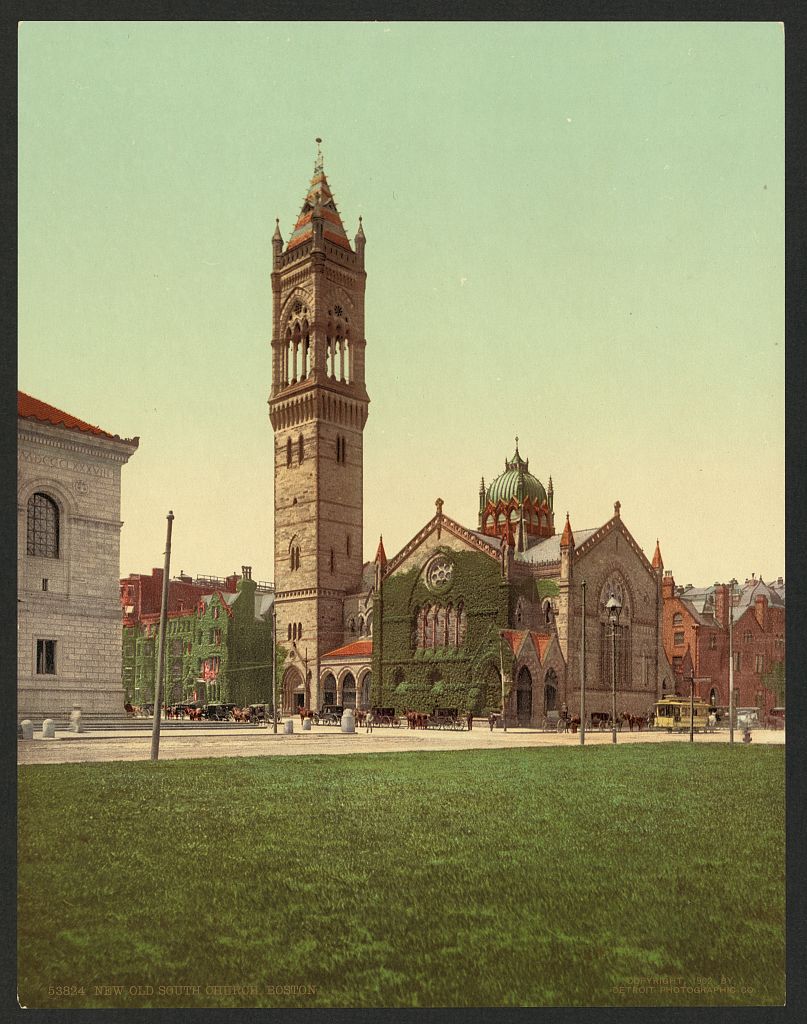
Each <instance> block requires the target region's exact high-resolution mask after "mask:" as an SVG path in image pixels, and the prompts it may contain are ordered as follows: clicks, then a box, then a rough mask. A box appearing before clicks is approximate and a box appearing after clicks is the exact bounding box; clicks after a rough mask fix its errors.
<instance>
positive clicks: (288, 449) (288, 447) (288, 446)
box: [286, 438, 291, 466]
mask: <svg viewBox="0 0 807 1024" xmlns="http://www.w3.org/2000/svg"><path fill="white" fill-rule="evenodd" d="M286 465H287V466H290V465H291V438H289V439H288V441H286Z"/></svg>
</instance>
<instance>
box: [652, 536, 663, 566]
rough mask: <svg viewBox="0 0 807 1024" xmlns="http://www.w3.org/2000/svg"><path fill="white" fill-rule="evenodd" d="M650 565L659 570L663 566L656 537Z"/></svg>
mask: <svg viewBox="0 0 807 1024" xmlns="http://www.w3.org/2000/svg"><path fill="white" fill-rule="evenodd" d="M652 565H653V568H654V569H661V568H663V566H664V563H663V562H662V560H661V548H660V547H659V543H658V537H656V552H655V554H654V555H653V562H652Z"/></svg>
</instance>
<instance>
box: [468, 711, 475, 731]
mask: <svg viewBox="0 0 807 1024" xmlns="http://www.w3.org/2000/svg"><path fill="white" fill-rule="evenodd" d="M473 727H474V713H473V711H469V712H468V732H470V731H471V729H473Z"/></svg>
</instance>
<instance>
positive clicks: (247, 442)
mask: <svg viewBox="0 0 807 1024" xmlns="http://www.w3.org/2000/svg"><path fill="white" fill-rule="evenodd" d="M19 48H20V82H19V84H20V89H19V268H20V269H19V386H20V387H21V388H22V389H23V390H25V391H28V392H29V393H31V394H33V395H35V396H37V397H39V398H41V399H43V400H45V401H47V402H50V403H52V404H54V405H56V406H59V407H60V408H63V409H65V410H67V411H69V412H71V413H73V414H74V415H77V416H80V417H82V418H84V419H87V420H90V421H91V422H93V423H97V424H99V425H100V426H102V427H104V428H105V429H107V430H110V431H112V432H114V433H120V434H122V435H126V436H131V435H135V434H137V435H140V437H141V444H140V449H139V451H138V452H137V453H136V455H135V456H134V457H133V458H132V460H131V462H130V463H129V465H128V466H126V467H125V469H124V471H123V511H122V517H123V519H124V521H125V526H124V529H123V532H122V536H121V568H122V571H123V572H124V573H129V572H148V571H149V570H150V568H151V567H152V566H157V565H161V564H162V552H163V549H164V535H165V534H164V531H165V515H166V513H167V511H168V509H169V508H172V509H173V510H174V513H175V515H176V521H175V523H174V542H173V560H172V568H174V569H175V570H176V571H178V570H179V569H180V568H183V569H185V570H186V571H189V572H193V573H213V574H218V575H225V574H227V573H229V572H231V571H232V570H233V569H237V568H239V567H240V566H241V565H242V564H245V563H246V564H251V565H252V566H253V574H254V576H255V577H256V578H260V579H271V578H272V574H273V566H272V529H273V524H272V480H271V465H272V463H271V437H272V436H271V427H270V424H269V421H268V415H267V407H266V400H267V396H268V392H269V387H270V365H271V364H270V348H269V340H270V335H271V291H270V284H269V275H270V272H271V241H270V239H271V235H272V232H273V230H274V222H275V217H279V218H280V226H281V230H282V231H283V233H284V237H286V238H288V235H289V232H290V230H291V228H292V226H293V224H294V221H295V219H296V216H297V213H298V212H299V209H300V205H301V201H302V198H303V196H304V194H305V191H306V188H307V185H308V181H309V179H310V176H311V173H312V170H313V161H314V155H315V149H316V147H315V144H314V141H313V140H314V137H315V136H317V135H321V136H322V138H323V139H324V143H323V147H322V148H323V152H324V154H325V170H326V173H327V174H328V178H329V181H330V184H331V187H332V188H333V190H334V194H335V197H336V201H337V204H338V206H339V209H340V212H341V214H342V217H343V220H344V223H345V228H346V230H347V232H348V236H349V237H351V238H352V237H353V235H354V233H355V230H356V225H357V221H358V217H359V215H360V214H361V215H362V217H363V218H364V228H365V232H366V235H367V251H366V265H367V274H368V279H367V309H366V334H367V388H368V391H369V394H370V398H371V405H370V417H369V419H368V423H367V427H366V429H365V449H364V473H365V536H364V547H365V555H366V557H368V558H371V557H372V555H373V553H374V552H375V548H376V545H377V542H378V535H379V533H381V532H383V534H384V543H385V547H386V550H387V554H388V555H390V556H391V555H392V554H393V553H394V552H395V551H397V550H398V549H399V548H400V547H401V546H403V544H404V543H406V541H407V540H408V539H409V538H410V537H411V536H412V535H413V534H414V533H416V532H417V530H418V529H419V528H420V527H421V526H422V525H423V524H424V522H426V521H427V520H428V519H429V518H430V516H431V515H432V514H433V512H434V499H435V498H436V497H438V496H440V497H442V498H443V499H444V501H445V512H446V513H447V514H448V515H450V516H452V517H453V518H455V519H458V520H459V521H460V522H463V523H465V524H466V525H469V526H472V527H473V526H475V525H476V511H477V503H478V489H479V480H480V477H481V476H482V475H484V477H485V479H486V480H487V481H490V480H491V479H492V478H493V477H494V476H495V475H497V474H498V473H499V472H501V471H502V470H503V468H504V459H505V457H506V456H509V455H510V454H511V452H512V448H513V438H514V435H516V434H518V436H519V438H520V445H519V447H520V449H521V453H522V455H524V456H525V457H529V459H530V469H531V470H532V471H533V472H534V473H535V474H536V475H537V476H538V477H539V478H540V479H541V480H542V481H543V483H544V484H546V483H547V479H548V477H549V475H550V474H551V475H552V477H553V481H554V487H555V511H556V523H557V524H558V528H560V525H561V524H562V522H563V519H564V517H565V512H566V510H568V511H569V512H570V513H571V523H572V527H573V528H578V529H582V528H586V527H592V526H596V525H599V524H601V523H603V522H604V521H606V520H607V519H608V518H609V517H610V516H611V515H612V513H613V503H614V501H615V500H616V499H617V498H618V499H619V500H620V501H621V502H622V515H623V519H624V520H625V523H626V525H627V526H628V528H629V529H630V530H631V532H632V533H633V535H634V536H635V537H636V539H637V541H638V542H639V544H641V545H642V546H643V547H644V548H645V551H646V552H647V553H648V554H652V551H653V547H654V545H655V541H656V537H659V538H660V541H661V548H662V554H663V556H664V562H665V566H666V567H667V568H668V569H672V570H673V572H674V574H675V577H676V580H677V582H679V583H689V582H692V583H696V584H709V583H712V582H713V581H715V580H718V579H721V580H724V579H728V578H730V577H731V576H736V577H737V578H738V579H744V578H745V577H746V576H750V575H751V573H752V572H756V573H761V574H762V575H763V576H764V577H765V578H766V579H768V578H770V577H776V576H779V575H783V573H784V255H783V245H784V36H783V29H782V28H781V26H780V25H778V24H773V23H771V24H765V23H736V22H732V23H691V24H689V23H681V22H678V23H671V24H664V23H625V24H620V23H613V22H611V23H591V24H587V23H577V22H569V23H506V24H505V23H489V24H480V23H468V24H459V23H454V24H449V23H443V24H417V23H405V24H397V23H391V24H346V23H335V24H334V23H291V24H285V23H243V24H241V23H229V24H228V23H219V22H211V23H170V22H164V23H135V22H132V23H101V22H98V23H80V22H78V23H24V24H23V25H22V26H21V28H20V32H19Z"/></svg>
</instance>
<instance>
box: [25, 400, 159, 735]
mask: <svg viewBox="0 0 807 1024" xmlns="http://www.w3.org/2000/svg"><path fill="white" fill-rule="evenodd" d="M138 443H139V438H132V439H126V438H121V437H118V436H117V435H113V434H109V433H107V432H106V431H104V430H101V429H100V428H99V427H95V426H92V425H91V424H89V423H85V422H84V421H83V420H80V419H78V418H76V417H75V416H71V415H70V414H69V413H65V412H62V411H61V410H60V409H56V408H54V406H52V405H48V404H47V403H45V402H41V401H39V400H38V399H36V398H32V397H31V396H30V395H26V394H24V393H23V392H21V391H18V392H17V607H18V617H17V629H18V639H17V703H18V717H19V718H37V719H41V718H42V717H45V716H50V717H55V716H59V717H64V716H65V715H66V714H67V713H69V711H70V709H71V708H72V707H73V706H74V705H80V706H81V708H82V711H83V712H85V713H89V714H122V713H123V702H124V696H123V686H122V683H121V624H120V601H119V579H120V531H121V526H122V523H121V518H120V504H121V502H120V493H121V492H120V488H121V467H122V466H123V465H124V464H125V463H126V462H127V461H128V460H129V458H130V456H131V455H132V454H133V453H134V452H135V451H136V450H137V447H138Z"/></svg>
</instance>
